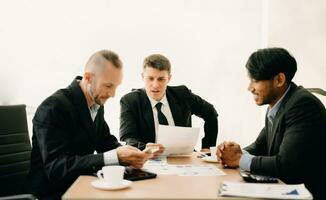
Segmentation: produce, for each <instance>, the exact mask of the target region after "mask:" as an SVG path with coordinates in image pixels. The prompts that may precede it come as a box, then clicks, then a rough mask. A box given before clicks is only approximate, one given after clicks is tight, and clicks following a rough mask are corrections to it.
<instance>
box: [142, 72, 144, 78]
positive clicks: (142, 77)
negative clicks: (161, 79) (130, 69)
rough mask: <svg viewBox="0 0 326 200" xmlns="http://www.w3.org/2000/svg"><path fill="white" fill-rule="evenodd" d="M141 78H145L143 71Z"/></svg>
mask: <svg viewBox="0 0 326 200" xmlns="http://www.w3.org/2000/svg"><path fill="white" fill-rule="evenodd" d="M141 78H142V79H143V80H144V73H143V72H142V73H141Z"/></svg>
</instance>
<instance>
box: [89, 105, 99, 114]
mask: <svg viewBox="0 0 326 200" xmlns="http://www.w3.org/2000/svg"><path fill="white" fill-rule="evenodd" d="M100 107H101V106H100V105H98V104H96V103H95V104H93V105H92V106H91V107H89V110H90V111H91V112H97V111H98V109H99V108H100Z"/></svg>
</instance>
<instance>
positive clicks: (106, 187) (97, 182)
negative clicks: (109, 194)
mask: <svg viewBox="0 0 326 200" xmlns="http://www.w3.org/2000/svg"><path fill="white" fill-rule="evenodd" d="M131 184H132V182H131V181H129V180H123V181H122V185H108V184H107V183H106V182H105V181H103V180H101V179H96V180H94V181H92V182H91V185H92V186H93V187H95V188H97V189H101V190H120V189H124V188H127V187H129V186H130V185H131Z"/></svg>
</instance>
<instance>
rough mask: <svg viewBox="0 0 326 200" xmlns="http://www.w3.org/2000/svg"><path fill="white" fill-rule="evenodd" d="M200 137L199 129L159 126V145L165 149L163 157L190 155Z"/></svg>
mask: <svg viewBox="0 0 326 200" xmlns="http://www.w3.org/2000/svg"><path fill="white" fill-rule="evenodd" d="M198 136H199V128H191V127H180V126H165V125H159V126H158V134H157V143H160V144H162V145H163V146H164V147H165V150H164V152H163V155H167V156H173V155H190V154H191V153H192V152H193V150H194V148H195V145H196V143H197V140H198Z"/></svg>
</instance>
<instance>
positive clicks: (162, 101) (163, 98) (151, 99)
mask: <svg viewBox="0 0 326 200" xmlns="http://www.w3.org/2000/svg"><path fill="white" fill-rule="evenodd" d="M147 97H148V99H149V101H150V103H151V106H152V109H153V108H154V107H155V105H156V104H157V103H158V102H161V103H162V104H163V105H165V106H167V105H169V104H168V99H167V98H166V93H165V94H164V96H163V97H162V99H161V101H156V100H155V99H153V98H152V97H150V96H148V95H147Z"/></svg>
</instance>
